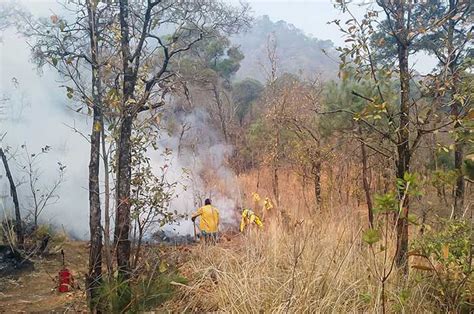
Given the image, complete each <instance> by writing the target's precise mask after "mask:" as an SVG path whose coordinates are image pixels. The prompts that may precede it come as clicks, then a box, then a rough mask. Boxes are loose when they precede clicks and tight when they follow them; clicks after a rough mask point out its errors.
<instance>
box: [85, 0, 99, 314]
mask: <svg viewBox="0 0 474 314" xmlns="http://www.w3.org/2000/svg"><path fill="white" fill-rule="evenodd" d="M95 10H96V7H95V6H94V4H92V3H90V2H89V1H88V2H87V11H88V19H89V35H90V44H91V59H92V99H93V102H94V104H93V106H94V107H93V115H94V117H93V124H92V132H91V141H90V142H91V152H90V161H89V211H90V212H89V229H90V252H89V272H88V275H87V280H86V286H87V287H86V288H87V296H88V301H89V306H90V309H91V311H92V312H100V310H99V309H98V306H97V302H98V296H99V288H100V285H101V281H102V226H101V210H100V187H99V167H100V136H101V129H102V128H103V124H102V121H103V118H102V103H101V96H100V93H101V84H100V71H99V60H98V53H99V52H98V50H99V45H98V42H97V34H96V31H97V26H96V23H97V18H96V11H95Z"/></svg>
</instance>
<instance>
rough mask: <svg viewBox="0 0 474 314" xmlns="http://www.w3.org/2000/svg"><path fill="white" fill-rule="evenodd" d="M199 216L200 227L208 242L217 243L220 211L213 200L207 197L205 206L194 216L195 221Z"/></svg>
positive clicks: (192, 217) (192, 218)
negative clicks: (212, 203) (212, 202)
mask: <svg viewBox="0 0 474 314" xmlns="http://www.w3.org/2000/svg"><path fill="white" fill-rule="evenodd" d="M197 217H199V218H200V219H199V229H200V230H201V235H202V236H203V237H204V241H205V242H206V243H215V242H216V241H217V232H218V231H219V211H218V210H217V208H215V207H214V206H212V205H211V200H210V199H206V200H205V201H204V206H203V207H201V208H199V209H198V210H197V211H196V212H195V213H194V214H193V215H192V216H191V220H192V221H193V222H194V221H195V220H196V218H197Z"/></svg>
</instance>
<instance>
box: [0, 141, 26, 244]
mask: <svg viewBox="0 0 474 314" xmlns="http://www.w3.org/2000/svg"><path fill="white" fill-rule="evenodd" d="M0 157H1V158H2V162H3V166H4V167H5V172H6V174H7V178H8V182H9V183H10V194H11V196H12V198H13V205H14V207H15V234H16V241H17V245H18V247H20V248H21V247H23V244H24V242H25V237H24V234H23V227H22V225H21V213H20V203H19V202H18V194H17V192H16V186H15V181H13V176H12V173H11V171H10V167H9V166H8V160H7V156H5V152H4V151H3V148H1V147H0Z"/></svg>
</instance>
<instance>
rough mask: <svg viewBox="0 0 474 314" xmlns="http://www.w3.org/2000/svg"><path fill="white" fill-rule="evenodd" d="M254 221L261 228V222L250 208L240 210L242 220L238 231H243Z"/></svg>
mask: <svg viewBox="0 0 474 314" xmlns="http://www.w3.org/2000/svg"><path fill="white" fill-rule="evenodd" d="M253 223H255V224H256V225H257V226H258V227H259V228H260V229H261V228H263V223H262V221H261V220H260V217H258V216H257V215H256V214H255V213H254V212H253V211H252V210H251V209H244V211H243V212H242V220H241V221H240V232H244V229H245V228H246V227H247V226H249V225H251V224H253Z"/></svg>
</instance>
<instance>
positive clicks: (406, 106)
mask: <svg viewBox="0 0 474 314" xmlns="http://www.w3.org/2000/svg"><path fill="white" fill-rule="evenodd" d="M397 16H399V18H397V21H396V28H397V29H400V30H401V29H404V27H405V26H404V7H403V5H402V4H401V5H399V8H398V13H397ZM400 36H403V35H400ZM404 36H406V34H405V35H404ZM397 44H398V62H399V64H398V66H399V69H400V89H401V99H400V125H399V131H398V132H397V133H398V134H397V135H398V139H399V141H398V145H397V153H398V154H397V155H398V156H397V172H396V174H397V178H399V179H403V177H404V174H405V173H406V172H409V170H410V147H409V145H410V143H409V140H410V131H409V118H410V117H409V114H410V99H409V97H410V73H409V68H408V47H407V44H406V42H405V41H400V39H399V41H398V43H397ZM404 193H405V191H402V190H400V191H399V197H400V200H401V201H403V204H401V205H402V212H401V213H400V218H399V219H398V221H397V252H396V259H395V260H396V263H397V266H399V267H401V268H402V269H403V271H404V272H405V273H408V260H407V253H408V213H409V199H408V197H403V195H404Z"/></svg>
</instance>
